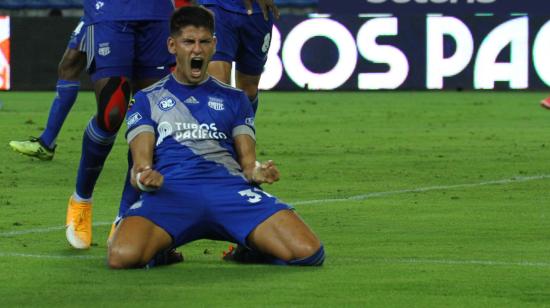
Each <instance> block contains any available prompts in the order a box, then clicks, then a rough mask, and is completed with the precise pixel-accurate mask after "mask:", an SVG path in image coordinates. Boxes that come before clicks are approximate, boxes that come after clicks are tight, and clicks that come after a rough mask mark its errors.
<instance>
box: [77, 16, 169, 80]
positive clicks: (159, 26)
mask: <svg viewBox="0 0 550 308" xmlns="http://www.w3.org/2000/svg"><path fill="white" fill-rule="evenodd" d="M86 35H87V42H86V54H87V60H88V61H87V62H88V73H89V74H90V76H91V78H92V80H93V81H96V80H98V79H101V78H106V77H113V76H124V77H127V78H130V79H132V80H140V79H149V78H154V79H160V78H162V77H164V76H166V75H167V74H168V73H169V72H170V66H171V65H173V64H174V63H175V59H174V56H173V55H171V54H170V53H169V52H168V47H167V46H166V41H167V39H168V36H169V35H170V27H169V22H168V21H163V20H156V21H132V22H130V21H106V22H99V23H96V24H92V25H89V26H88V27H87V34H86Z"/></svg>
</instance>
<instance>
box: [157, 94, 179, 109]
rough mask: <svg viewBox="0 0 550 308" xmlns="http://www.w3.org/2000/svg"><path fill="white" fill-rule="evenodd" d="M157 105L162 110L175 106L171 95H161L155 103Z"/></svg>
mask: <svg viewBox="0 0 550 308" xmlns="http://www.w3.org/2000/svg"><path fill="white" fill-rule="evenodd" d="M157 106H159V108H160V110H162V111H168V110H170V109H172V108H174V106H176V101H175V100H174V99H173V98H171V97H163V98H161V99H160V101H159V102H158V103H157Z"/></svg>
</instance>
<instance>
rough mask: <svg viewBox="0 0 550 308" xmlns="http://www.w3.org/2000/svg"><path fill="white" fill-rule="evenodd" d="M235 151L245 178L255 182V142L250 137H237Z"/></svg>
mask: <svg viewBox="0 0 550 308" xmlns="http://www.w3.org/2000/svg"><path fill="white" fill-rule="evenodd" d="M235 150H236V151H237V157H238V160H239V165H240V166H241V169H242V171H243V173H244V176H245V177H246V178H247V179H248V180H249V181H253V176H254V168H255V167H256V144H255V142H254V140H253V139H252V138H251V137H250V136H248V135H239V136H236V137H235Z"/></svg>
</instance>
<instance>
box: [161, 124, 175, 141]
mask: <svg viewBox="0 0 550 308" xmlns="http://www.w3.org/2000/svg"><path fill="white" fill-rule="evenodd" d="M157 132H158V133H159V137H158V139H157V146H158V145H159V144H161V143H162V141H164V138H166V137H168V136H170V135H172V133H173V132H174V129H173V128H172V124H170V123H169V122H160V123H159V125H158V126H157Z"/></svg>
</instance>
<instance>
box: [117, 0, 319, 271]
mask: <svg viewBox="0 0 550 308" xmlns="http://www.w3.org/2000/svg"><path fill="white" fill-rule="evenodd" d="M170 31H171V34H170V38H169V39H168V48H169V50H170V52H171V53H173V54H175V55H176V62H177V66H176V70H175V72H174V73H173V74H171V75H169V76H167V77H166V78H164V79H163V80H161V81H159V82H158V83H156V84H154V85H153V86H151V87H149V88H147V89H145V90H143V91H141V92H139V93H138V94H136V96H135V104H134V105H133V107H132V109H131V110H130V111H129V113H128V116H127V124H128V132H127V135H126V136H127V139H128V142H129V144H130V150H131V152H132V157H133V161H134V165H133V168H132V178H131V181H132V185H134V186H135V187H137V188H139V189H140V190H141V191H142V197H141V199H140V201H138V202H137V203H135V204H134V205H133V206H132V207H131V208H130V209H129V210H128V211H127V212H126V214H125V215H124V218H123V220H122V221H121V223H120V225H119V227H118V229H117V230H116V231H115V234H114V236H113V240H112V244H111V245H110V246H109V253H108V262H109V266H110V267H111V268H136V267H143V266H146V265H150V266H154V265H159V263H157V262H158V261H159V258H158V257H157V256H162V255H164V252H165V251H167V250H169V249H172V248H174V247H177V246H181V245H184V244H185V243H188V242H191V241H194V240H198V239H213V240H225V241H230V242H234V243H237V244H239V246H240V247H247V248H246V249H241V253H249V254H250V255H255V257H254V258H253V259H246V258H235V260H251V261H253V262H258V261H261V262H265V263H272V264H289V265H321V264H322V263H323V261H324V250H323V246H322V244H321V242H320V241H319V239H318V238H317V236H316V235H315V234H314V233H313V232H312V231H311V230H310V229H309V227H308V226H307V225H306V224H305V223H304V222H303V221H302V220H301V219H300V217H299V216H298V215H297V214H296V213H295V212H294V211H293V210H292V209H291V208H290V207H289V206H288V205H286V204H284V203H281V202H280V201H279V200H278V199H276V198H275V197H273V196H271V195H269V194H267V193H266V192H264V191H263V190H262V189H261V188H259V187H258V186H257V185H258V184H262V183H273V182H274V181H277V180H278V179H279V172H278V170H277V168H276V167H275V165H274V164H273V162H271V161H268V162H266V163H263V164H259V165H257V164H256V153H255V139H254V138H255V136H254V115H253V111H252V108H251V106H250V103H249V101H248V98H247V97H246V95H245V94H244V93H243V92H242V91H240V90H237V89H234V88H231V87H229V86H227V85H226V84H223V83H221V82H219V81H217V80H216V79H214V78H212V77H209V76H208V74H207V73H206V69H207V66H208V62H209V60H210V59H211V57H212V54H213V53H214V50H215V44H216V39H215V37H214V35H213V32H214V21H213V17H212V14H211V13H210V12H209V11H208V10H206V9H204V8H201V7H188V8H182V9H179V10H177V11H176V12H175V13H174V15H173V16H172V19H171V22H170ZM161 263H162V261H161Z"/></svg>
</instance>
